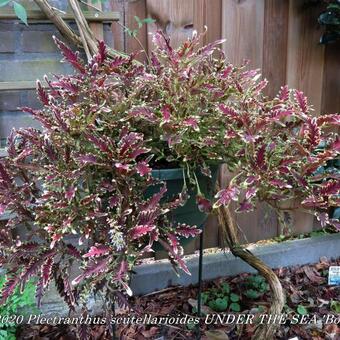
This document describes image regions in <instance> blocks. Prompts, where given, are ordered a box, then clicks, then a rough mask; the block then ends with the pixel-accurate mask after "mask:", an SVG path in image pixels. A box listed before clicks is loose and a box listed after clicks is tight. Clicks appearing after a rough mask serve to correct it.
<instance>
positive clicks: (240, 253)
mask: <svg viewBox="0 0 340 340" xmlns="http://www.w3.org/2000/svg"><path fill="white" fill-rule="evenodd" d="M218 219H219V222H220V225H221V226H222V228H223V233H224V236H225V241H226V243H227V245H228V246H229V248H230V251H231V252H232V253H233V255H235V256H237V257H240V258H241V259H242V260H244V261H245V262H247V263H248V264H249V265H250V266H252V267H253V268H255V269H256V270H258V271H259V273H260V274H261V275H262V276H263V277H264V278H265V279H266V280H267V281H268V283H269V286H270V289H271V291H272V304H271V307H270V310H269V313H270V314H272V315H279V314H281V312H282V308H283V306H284V304H285V294H284V291H283V288H282V285H281V283H280V280H279V279H278V277H277V276H276V275H275V273H274V272H273V270H272V269H271V268H269V267H268V266H267V265H266V264H265V263H263V262H262V261H261V260H260V259H259V258H258V257H256V256H255V255H254V254H252V253H251V252H250V251H248V250H247V249H244V248H243V247H242V246H241V245H240V242H239V240H238V236H237V228H236V223H235V220H234V218H233V217H232V215H231V212H230V209H229V207H219V208H218ZM278 326H279V325H278V324H275V323H271V324H261V325H259V326H258V328H257V329H256V331H255V334H254V336H253V339H256V340H263V339H266V340H267V339H273V337H274V334H275V332H276V329H277V327H278Z"/></svg>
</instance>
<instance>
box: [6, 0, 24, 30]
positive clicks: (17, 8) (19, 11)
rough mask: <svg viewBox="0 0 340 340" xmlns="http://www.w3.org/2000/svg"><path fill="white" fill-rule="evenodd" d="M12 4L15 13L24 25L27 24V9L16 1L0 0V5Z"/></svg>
mask: <svg viewBox="0 0 340 340" xmlns="http://www.w3.org/2000/svg"><path fill="white" fill-rule="evenodd" d="M9 4H12V5H13V10H14V13H15V15H16V16H17V17H18V19H20V20H21V21H22V22H23V23H24V24H25V25H28V23H27V11H26V9H25V7H24V6H22V5H21V4H19V3H18V2H16V1H12V0H0V7H4V6H6V5H9Z"/></svg>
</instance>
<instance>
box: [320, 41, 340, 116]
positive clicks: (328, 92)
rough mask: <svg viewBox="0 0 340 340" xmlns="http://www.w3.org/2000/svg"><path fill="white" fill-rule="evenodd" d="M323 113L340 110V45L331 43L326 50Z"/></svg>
mask: <svg viewBox="0 0 340 340" xmlns="http://www.w3.org/2000/svg"><path fill="white" fill-rule="evenodd" d="M321 112H322V113H336V112H340V47H339V43H334V44H330V45H328V46H327V47H326V50H325V68H324V78H323V98H322V108H321Z"/></svg>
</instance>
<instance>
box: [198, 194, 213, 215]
mask: <svg viewBox="0 0 340 340" xmlns="http://www.w3.org/2000/svg"><path fill="white" fill-rule="evenodd" d="M196 203H197V206H198V209H199V211H202V212H205V213H207V214H208V213H210V212H211V210H212V204H211V202H210V200H208V199H207V198H205V197H204V196H202V195H197V196H196Z"/></svg>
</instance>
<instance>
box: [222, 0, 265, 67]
mask: <svg viewBox="0 0 340 340" xmlns="http://www.w3.org/2000/svg"><path fill="white" fill-rule="evenodd" d="M222 12H223V13H222V37H223V38H225V39H226V42H225V43H224V50H225V52H226V57H227V58H228V59H229V60H230V61H231V62H232V63H234V64H236V65H240V64H241V63H242V62H243V60H244V59H248V60H249V61H250V63H249V67H251V68H261V67H262V55H263V26H264V0H244V1H234V0H223V9H222Z"/></svg>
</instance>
